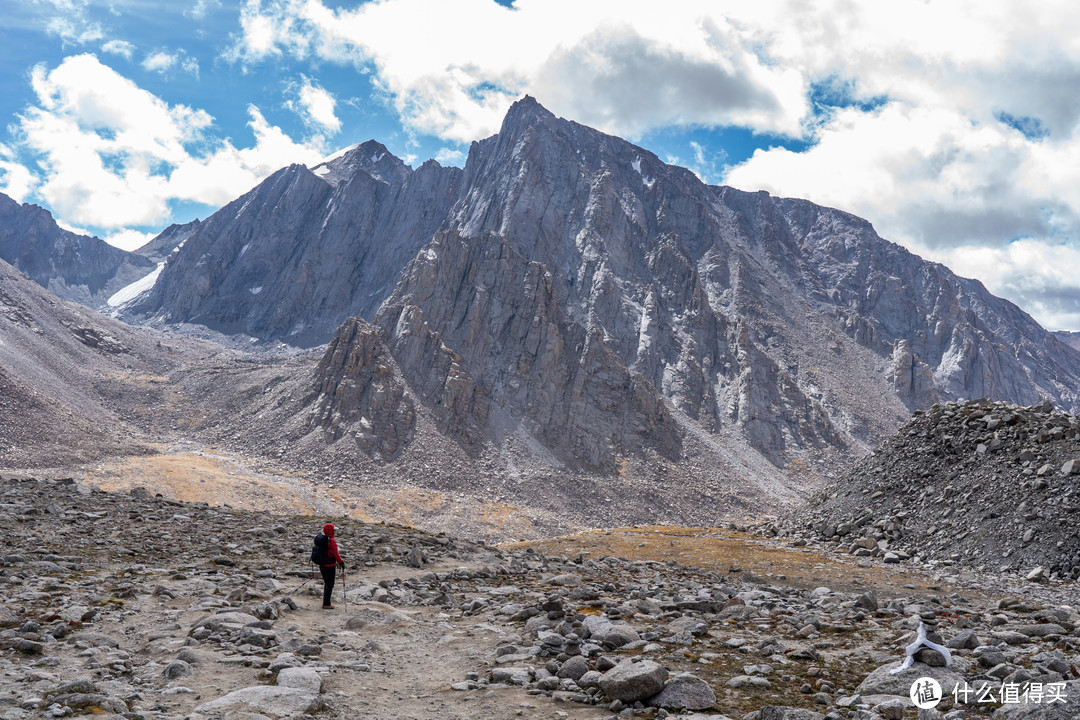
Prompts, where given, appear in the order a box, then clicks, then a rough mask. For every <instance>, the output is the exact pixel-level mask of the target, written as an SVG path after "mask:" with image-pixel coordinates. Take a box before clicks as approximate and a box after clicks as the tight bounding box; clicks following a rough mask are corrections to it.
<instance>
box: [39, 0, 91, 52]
mask: <svg viewBox="0 0 1080 720" xmlns="http://www.w3.org/2000/svg"><path fill="white" fill-rule="evenodd" d="M35 2H41V3H42V4H45V5H50V6H51V7H52V8H53V10H54V11H55V12H56V13H58V14H57V15H53V16H52V17H50V18H49V19H48V20H47V21H46V23H45V31H46V32H47V33H48V34H49V35H55V36H56V37H58V38H60V40H61V41H62V42H63V43H64V44H65V45H68V44H72V45H86V44H87V43H92V42H96V41H98V40H100V39H102V38H103V37H105V32H104V31H103V30H102V28H101V24H100V23H97V22H91V21H90V19H89V18H88V14H87V9H88V6H89V3H88V2H87V0H35Z"/></svg>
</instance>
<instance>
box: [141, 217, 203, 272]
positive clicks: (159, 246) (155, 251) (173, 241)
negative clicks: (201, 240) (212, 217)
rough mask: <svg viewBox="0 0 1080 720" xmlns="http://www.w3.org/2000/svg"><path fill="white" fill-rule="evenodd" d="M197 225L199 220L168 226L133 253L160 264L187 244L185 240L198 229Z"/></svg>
mask: <svg viewBox="0 0 1080 720" xmlns="http://www.w3.org/2000/svg"><path fill="white" fill-rule="evenodd" d="M199 225H200V221H199V220H192V221H191V222H189V223H185V224H183V225H170V226H169V227H167V228H165V229H164V230H162V231H161V232H160V233H159V234H158V236H157V237H155V238H154V239H153V240H151V241H150V242H148V243H146V244H145V245H143V246H142V247H140V248H138V249H137V250H135V251H134V252H135V254H136V255H142V256H143V257H146V258H149V259H150V260H153V261H154V262H156V263H158V262H161V261H163V260H164V259H165V258H167V257H169V255H171V254H172V252H173V251H174V250H176V249H177V248H179V247H180V246H181V245H183V244H184V243H185V242H187V239H188V238H189V237H191V236H192V235H193V234H194V233H195V231H196V230H198V229H199Z"/></svg>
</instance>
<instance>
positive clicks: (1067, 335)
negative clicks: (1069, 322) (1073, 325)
mask: <svg viewBox="0 0 1080 720" xmlns="http://www.w3.org/2000/svg"><path fill="white" fill-rule="evenodd" d="M1054 337H1056V338H1057V339H1058V340H1060V341H1061V342H1063V343H1065V344H1066V345H1068V346H1069V347H1071V348H1074V349H1076V350H1080V332H1069V331H1068V330H1059V331H1057V332H1055V333H1054Z"/></svg>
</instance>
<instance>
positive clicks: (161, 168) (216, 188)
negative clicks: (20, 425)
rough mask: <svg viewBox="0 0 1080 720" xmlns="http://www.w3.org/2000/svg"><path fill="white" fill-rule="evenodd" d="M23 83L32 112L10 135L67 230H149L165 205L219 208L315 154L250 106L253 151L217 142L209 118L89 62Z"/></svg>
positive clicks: (83, 59)
mask: <svg viewBox="0 0 1080 720" xmlns="http://www.w3.org/2000/svg"><path fill="white" fill-rule="evenodd" d="M31 84H32V87H33V89H34V92H35V94H36V96H37V105H36V106H34V107H30V108H28V109H27V110H26V111H25V112H24V113H23V114H22V115H21V116H20V118H19V127H18V130H19V133H20V135H21V138H22V141H23V142H24V143H25V145H26V146H27V147H28V148H29V149H30V150H32V151H34V152H36V153H38V157H39V160H38V162H39V165H40V166H41V167H42V169H43V171H44V176H45V177H44V179H43V182H42V184H41V185H40V187H39V188H38V190H37V192H39V193H40V194H41V196H42V197H43V198H44V199H45V200H47V201H48V202H49V204H50V205H51V206H52V208H53V209H54V211H56V214H57V215H58V216H59V217H63V218H64V219H65V220H66V221H68V222H73V223H76V224H83V225H89V226H93V227H100V228H119V227H124V226H128V225H136V226H140V225H141V226H145V225H153V224H157V223H160V222H162V221H164V220H165V219H167V218H168V216H169V214H170V207H169V203H170V202H171V201H173V200H190V201H195V202H200V203H205V204H208V205H218V204H222V203H224V202H228V201H230V200H232V199H233V198H235V197H236V196H237V195H239V194H241V193H243V192H245V191H247V190H248V189H249V188H250V187H252V186H253V185H255V184H256V183H257V182H259V181H260V180H261V179H262V178H263V177H265V176H266V175H268V174H269V173H271V172H273V171H274V170H277V169H278V168H280V167H282V166H284V165H287V164H289V163H291V162H301V163H305V162H311V161H312V160H315V159H317V158H318V157H320V156H321V155H322V154H323V149H322V148H320V147H315V146H311V145H305V144H298V143H296V142H294V141H293V140H291V139H290V138H289V137H288V136H287V135H286V134H285V133H284V132H283V131H282V130H281V129H280V128H278V127H276V126H274V125H271V124H270V123H269V122H267V120H266V119H265V117H264V116H263V115H262V113H261V112H260V111H259V109H258V108H256V107H254V106H249V108H248V113H249V116H250V118H251V120H250V122H249V127H250V128H251V130H252V132H253V134H254V144H253V145H251V146H250V147H246V148H237V147H236V146H234V145H233V144H232V142H231V141H229V140H217V139H215V138H213V137H212V136H211V134H212V131H213V118H212V117H211V116H210V115H209V114H208V113H206V112H205V111H203V110H200V109H196V108H190V107H187V106H185V105H169V104H168V103H166V102H165V101H163V100H161V99H160V98H158V97H157V96H155V95H153V94H152V93H150V92H147V91H146V90H143V89H142V88H140V87H138V86H137V85H136V84H135V83H133V82H132V81H131V80H129V79H127V78H125V77H123V76H122V75H120V74H119V73H117V72H115V71H114V70H112V69H111V68H109V67H107V66H105V65H103V64H102V63H101V62H100V61H99V60H98V59H97V58H96V57H94V56H93V55H89V54H86V55H77V56H72V57H68V58H65V59H64V61H63V62H62V63H60V65H59V66H57V67H55V68H53V69H52V70H49V69H48V68H47V67H46V66H44V65H39V66H37V67H35V68H34V70H33V72H32V75H31Z"/></svg>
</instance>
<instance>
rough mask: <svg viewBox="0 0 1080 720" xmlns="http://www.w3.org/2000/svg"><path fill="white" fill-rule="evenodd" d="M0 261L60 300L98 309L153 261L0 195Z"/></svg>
mask: <svg viewBox="0 0 1080 720" xmlns="http://www.w3.org/2000/svg"><path fill="white" fill-rule="evenodd" d="M0 260H4V261H6V262H8V263H10V264H11V265H13V266H14V267H15V268H17V269H19V270H21V271H23V272H24V273H26V274H27V275H28V276H29V277H30V278H31V279H32V280H33V281H34V282H36V283H37V284H38V285H41V286H42V287H44V288H48V289H49V290H51V291H52V292H53V293H54V294H56V295H57V296H59V297H60V298H63V299H64V300H71V301H73V302H78V303H82V304H83V305H87V306H89V307H93V308H101V307H103V306H104V305H105V301H106V300H108V299H109V297H110V296H111V295H112V294H113V293H114V292H116V291H117V290H119V289H120V288H122V287H124V286H125V285H128V284H129V283H132V282H135V281H136V280H138V279H139V278H140V277H143V276H144V275H146V274H147V273H149V272H150V271H151V270H153V268H154V261H153V260H151V259H149V258H146V257H143V256H141V255H137V254H135V253H130V252H127V251H125V250H121V249H120V248H116V247H113V246H112V245H109V244H108V243H107V242H105V241H104V240H101V239H99V238H96V237H90V236H87V235H79V234H77V233H73V232H71V231H69V230H64V229H63V228H61V227H60V226H59V225H57V224H56V222H55V221H54V220H53V218H52V215H51V214H50V213H49V211H48V210H45V209H44V208H42V207H39V206H37V205H29V204H25V203H24V204H21V205H20V204H19V203H17V202H15V201H14V200H12V199H11V198H10V197H8V196H7V195H4V194H3V193H0Z"/></svg>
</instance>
